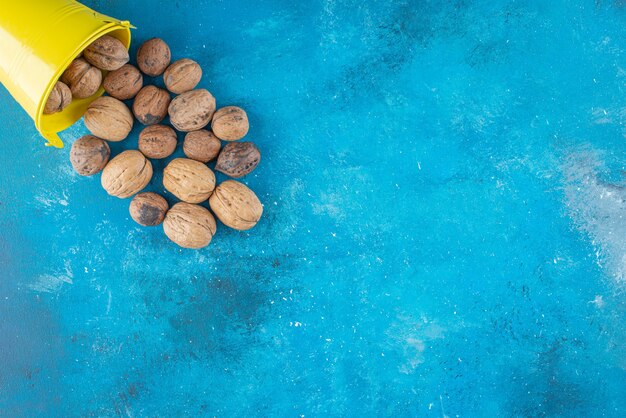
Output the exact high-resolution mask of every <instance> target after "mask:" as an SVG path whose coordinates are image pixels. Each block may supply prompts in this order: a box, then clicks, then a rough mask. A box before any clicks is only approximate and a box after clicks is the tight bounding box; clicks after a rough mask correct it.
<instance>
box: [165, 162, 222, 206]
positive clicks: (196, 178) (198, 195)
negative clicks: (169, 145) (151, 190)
mask: <svg viewBox="0 0 626 418" xmlns="http://www.w3.org/2000/svg"><path fill="white" fill-rule="evenodd" d="M163 186H164V187H165V189H167V191H169V192H170V193H172V194H173V195H174V196H176V197H177V198H179V199H180V200H182V201H184V202H188V203H200V202H204V201H205V200H207V199H208V198H209V196H210V195H211V193H212V192H213V189H214V188H215V174H214V173H213V171H211V169H210V168H209V167H207V166H206V165H205V164H202V163H201V162H199V161H194V160H190V159H188V158H176V159H174V160H172V162H170V163H169V164H168V165H167V167H165V170H164V171H163Z"/></svg>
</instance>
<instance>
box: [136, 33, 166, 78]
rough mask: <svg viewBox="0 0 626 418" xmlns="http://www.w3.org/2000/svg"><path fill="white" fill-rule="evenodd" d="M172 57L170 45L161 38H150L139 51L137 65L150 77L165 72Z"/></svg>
mask: <svg viewBox="0 0 626 418" xmlns="http://www.w3.org/2000/svg"><path fill="white" fill-rule="evenodd" d="M171 58H172V54H171V52H170V47H169V46H167V44H166V43H165V42H164V41H163V39H159V38H152V39H148V40H147V41H146V42H144V43H143V44H142V45H141V46H140V47H139V50H138V51H137V65H138V66H139V69H140V70H141V71H142V72H143V73H144V74H146V75H149V76H150V77H156V76H158V75H161V74H163V71H165V69H166V68H167V66H168V65H170V60H171Z"/></svg>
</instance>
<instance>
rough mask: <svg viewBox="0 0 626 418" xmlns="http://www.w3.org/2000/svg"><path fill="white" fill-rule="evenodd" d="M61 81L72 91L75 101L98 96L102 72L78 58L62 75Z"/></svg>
mask: <svg viewBox="0 0 626 418" xmlns="http://www.w3.org/2000/svg"><path fill="white" fill-rule="evenodd" d="M61 81H62V82H64V83H65V84H67V86H68V87H69V88H70V90H72V96H73V97H74V98H75V99H84V98H87V97H89V96H93V95H94V94H96V92H97V91H98V89H99V88H100V84H102V71H100V70H99V69H98V68H96V67H94V66H92V65H91V64H89V63H88V62H87V61H85V59H83V58H76V59H75V60H74V61H72V63H71V64H70V66H69V67H67V69H66V70H65V71H64V72H63V74H62V75H61Z"/></svg>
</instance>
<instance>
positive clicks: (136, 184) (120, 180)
mask: <svg viewBox="0 0 626 418" xmlns="http://www.w3.org/2000/svg"><path fill="white" fill-rule="evenodd" d="M151 178H152V164H150V161H149V160H148V159H147V158H146V157H144V156H143V154H142V153H140V152H139V151H136V150H128V151H124V152H122V153H121V154H119V155H117V156H116V157H115V158H113V159H112V160H111V161H109V163H108V164H107V165H106V167H104V170H102V178H101V182H102V187H104V190H106V191H107V193H108V194H110V195H111V196H116V197H119V198H121V199H124V198H127V197H130V196H132V195H134V194H136V193H138V192H139V191H141V189H143V188H144V187H146V185H147V184H148V183H150V179H151Z"/></svg>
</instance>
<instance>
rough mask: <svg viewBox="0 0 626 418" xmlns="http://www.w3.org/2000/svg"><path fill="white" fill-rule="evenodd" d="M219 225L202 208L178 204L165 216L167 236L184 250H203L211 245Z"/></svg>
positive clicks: (183, 203)
mask: <svg viewBox="0 0 626 418" xmlns="http://www.w3.org/2000/svg"><path fill="white" fill-rule="evenodd" d="M216 230H217V224H216V223H215V218H213V215H211V212H209V211H208V210H207V209H205V208H203V207H202V206H198V205H192V204H190V203H185V202H179V203H176V204H175V205H174V206H172V208H171V209H170V210H169V211H168V212H167V214H166V215H165V221H164V222H163V231H164V232H165V235H167V237H168V238H169V239H171V240H172V241H174V242H175V243H176V244H178V245H180V246H181V247H183V248H193V249H198V248H203V247H206V246H207V245H209V243H210V242H211V239H212V238H213V235H214V234H215V231H216Z"/></svg>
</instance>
